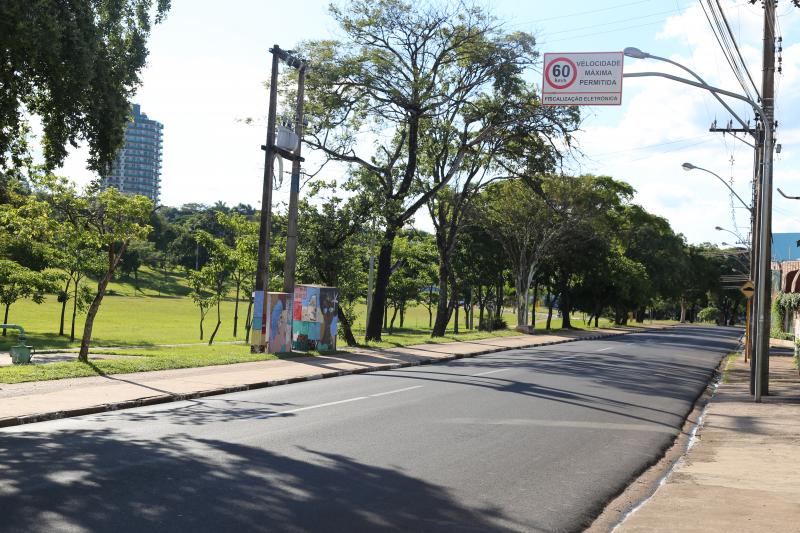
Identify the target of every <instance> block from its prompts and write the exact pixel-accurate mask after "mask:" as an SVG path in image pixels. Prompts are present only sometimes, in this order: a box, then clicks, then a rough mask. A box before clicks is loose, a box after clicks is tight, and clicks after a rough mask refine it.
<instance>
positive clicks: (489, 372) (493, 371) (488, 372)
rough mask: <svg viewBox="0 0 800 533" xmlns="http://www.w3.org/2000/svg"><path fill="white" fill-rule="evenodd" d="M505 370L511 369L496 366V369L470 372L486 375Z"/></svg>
mask: <svg viewBox="0 0 800 533" xmlns="http://www.w3.org/2000/svg"><path fill="white" fill-rule="evenodd" d="M505 370H511V369H510V368H498V369H497V370H489V371H487V372H478V373H477V374H472V376H488V375H489V374H494V373H495V372H503V371H505Z"/></svg>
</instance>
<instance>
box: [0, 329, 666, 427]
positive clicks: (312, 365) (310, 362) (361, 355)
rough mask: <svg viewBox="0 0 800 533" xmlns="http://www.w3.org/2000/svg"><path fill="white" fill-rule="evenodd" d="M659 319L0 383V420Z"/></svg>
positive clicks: (595, 333)
mask: <svg viewBox="0 0 800 533" xmlns="http://www.w3.org/2000/svg"><path fill="white" fill-rule="evenodd" d="M662 327H664V326H644V327H637V328H627V329H596V330H588V331H577V330H576V331H568V332H563V333H562V332H558V333H557V334H551V335H542V334H537V335H521V336H515V337H495V338H489V339H483V340H477V341H466V342H452V343H446V344H418V345H414V346H406V347H402V348H393V349H381V350H379V349H365V348H355V349H351V350H350V351H349V352H345V353H338V354H336V355H335V356H317V357H305V356H303V357H292V358H289V359H281V360H271V361H258V362H253V363H237V364H231V365H220V366H207V367H200V368H188V369H179V370H160V371H155V372H141V373H136V374H115V375H108V376H94V377H87V378H71V379H61V380H53V381H35V382H29V383H16V384H10V385H3V384H0V427H7V426H14V425H18V424H25V423H30V422H38V421H41V420H50V419H54V418H64V417H69V416H79V415H83V414H89V413H97V412H102V411H111V410H116V409H125V408H130V407H138V406H141V405H152V404H157V403H166V402H171V401H177V400H183V399H187V398H199V397H203V396H211V395H215V394H224V393H227V392H236V391H242V390H249V389H257V388H263V387H271V386H275V385H284V384H287V383H295V382H299V381H308V380H312V379H320V378H328V377H334V376H341V375H345V374H357V373H361V372H371V371H378V370H389V369H392V368H400V367H406V366H412V365H421V364H428V363H433V362H439V361H447V360H451V359H458V358H461V357H474V356H476V355H481V354H486V353H492V352H498V351H503V350H511V349H515V348H527V347H532V346H544V345H548V344H556V343H562V342H570V341H574V340H582V339H596V338H601V337H610V336H615V335H624V334H628V333H632V332H636V331H645V330H647V329H661V328H662Z"/></svg>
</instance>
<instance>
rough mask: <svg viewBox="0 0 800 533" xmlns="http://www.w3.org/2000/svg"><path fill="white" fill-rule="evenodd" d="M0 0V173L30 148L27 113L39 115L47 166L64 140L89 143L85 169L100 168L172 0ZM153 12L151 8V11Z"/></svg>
mask: <svg viewBox="0 0 800 533" xmlns="http://www.w3.org/2000/svg"><path fill="white" fill-rule="evenodd" d="M153 4H154V2H153V0H92V1H89V0H75V1H71V2H62V1H58V0H36V1H30V0H4V1H3V2H0V51H1V52H0V58H1V59H0V86H2V87H3V90H2V91H0V174H4V173H5V172H6V169H8V168H14V167H16V166H18V164H19V162H20V158H21V157H23V156H24V154H25V153H26V152H27V149H28V148H27V146H25V144H26V132H27V124H26V117H27V116H29V115H36V116H38V117H39V118H41V121H42V128H43V138H42V148H43V152H44V157H45V161H46V164H47V166H48V167H49V168H53V167H56V166H59V165H60V164H61V163H62V162H63V160H64V158H65V157H66V155H67V145H68V144H69V145H72V146H75V145H76V143H77V142H78V140H81V139H83V140H86V141H87V143H88V145H89V168H90V169H91V170H94V171H97V172H103V171H105V170H106V169H107V168H108V167H109V166H110V164H111V162H112V160H113V158H114V156H115V155H116V151H117V149H118V148H119V147H120V146H121V145H122V141H123V133H124V129H125V124H126V122H127V121H128V117H129V115H130V104H129V98H130V97H131V96H132V95H133V92H134V90H135V89H136V87H137V86H138V85H139V83H140V80H139V71H140V70H141V68H142V67H143V66H144V64H145V61H146V58H147V48H146V41H147V38H148V36H149V34H150V29H151V26H152V23H153V22H156V23H158V22H160V21H161V20H162V19H163V18H164V16H165V15H166V13H167V11H168V9H169V0H157V2H156V6H155V10H153ZM153 11H154V12H153Z"/></svg>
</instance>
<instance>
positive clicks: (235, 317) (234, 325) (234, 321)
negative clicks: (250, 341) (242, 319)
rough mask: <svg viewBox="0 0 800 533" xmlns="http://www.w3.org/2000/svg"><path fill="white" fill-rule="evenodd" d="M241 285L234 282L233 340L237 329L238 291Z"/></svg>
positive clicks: (238, 282)
mask: <svg viewBox="0 0 800 533" xmlns="http://www.w3.org/2000/svg"><path fill="white" fill-rule="evenodd" d="M241 286H242V283H241V282H240V281H237V282H236V303H235V304H233V338H234V339H235V338H236V333H237V331H238V329H239V290H240V289H241Z"/></svg>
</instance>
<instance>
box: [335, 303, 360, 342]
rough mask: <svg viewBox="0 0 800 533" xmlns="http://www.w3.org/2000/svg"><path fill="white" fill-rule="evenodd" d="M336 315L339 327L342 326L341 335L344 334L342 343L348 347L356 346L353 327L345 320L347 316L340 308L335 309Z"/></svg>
mask: <svg viewBox="0 0 800 533" xmlns="http://www.w3.org/2000/svg"><path fill="white" fill-rule="evenodd" d="M336 314H337V315H338V316H339V325H341V326H342V333H343V334H344V342H346V343H347V345H348V346H355V345H357V344H358V342H356V338H355V336H354V335H353V327H352V325H351V324H350V321H349V320H347V316H345V314H344V311H342V308H341V307H338V308H337V310H336Z"/></svg>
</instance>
